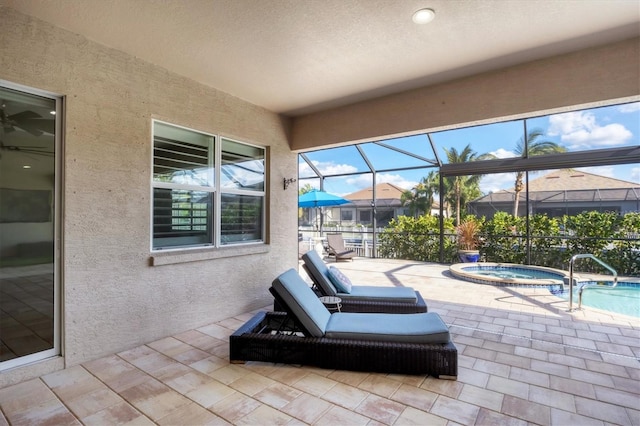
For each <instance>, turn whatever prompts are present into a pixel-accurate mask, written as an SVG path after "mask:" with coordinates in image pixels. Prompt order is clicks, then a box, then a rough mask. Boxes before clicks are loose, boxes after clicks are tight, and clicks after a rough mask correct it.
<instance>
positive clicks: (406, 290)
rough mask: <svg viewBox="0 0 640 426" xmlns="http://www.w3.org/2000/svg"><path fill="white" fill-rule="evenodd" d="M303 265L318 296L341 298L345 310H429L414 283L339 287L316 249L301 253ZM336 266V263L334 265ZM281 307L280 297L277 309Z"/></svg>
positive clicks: (413, 311) (400, 312) (384, 311)
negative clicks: (341, 288) (410, 284)
mask: <svg viewBox="0 0 640 426" xmlns="http://www.w3.org/2000/svg"><path fill="white" fill-rule="evenodd" d="M302 260H303V262H304V263H303V264H302V267H303V268H304V269H305V271H306V272H307V275H309V277H310V278H311V280H312V281H313V283H314V290H315V292H316V293H317V295H318V296H337V297H339V298H341V299H342V307H341V310H342V311H343V312H378V313H399V314H402V313H416V312H427V304H426V303H425V301H424V299H423V298H422V295H421V294H420V292H418V291H416V290H414V289H413V288H411V287H391V286H388V287H382V286H368V285H355V284H354V285H351V290H350V292H348V293H347V292H344V291H339V290H338V288H336V286H335V285H334V284H333V282H332V281H331V278H330V273H332V272H333V271H330V268H329V267H328V266H327V264H326V263H324V261H323V260H322V259H321V258H320V256H319V255H318V253H316V252H315V251H313V250H310V251H308V252H307V253H305V254H304V255H302ZM332 268H334V269H335V267H332ZM277 310H280V307H279V306H278V304H277V301H276V302H275V303H274V311H277Z"/></svg>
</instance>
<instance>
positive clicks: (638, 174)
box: [631, 167, 640, 183]
mask: <svg viewBox="0 0 640 426" xmlns="http://www.w3.org/2000/svg"><path fill="white" fill-rule="evenodd" d="M631 182H638V183H640V167H634V168H632V169H631Z"/></svg>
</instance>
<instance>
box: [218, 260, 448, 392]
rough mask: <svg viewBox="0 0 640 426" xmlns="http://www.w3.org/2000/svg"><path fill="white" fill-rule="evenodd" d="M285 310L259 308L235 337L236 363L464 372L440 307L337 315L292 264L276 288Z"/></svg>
mask: <svg viewBox="0 0 640 426" xmlns="http://www.w3.org/2000/svg"><path fill="white" fill-rule="evenodd" d="M269 290H270V291H271V293H272V294H273V296H274V297H275V298H277V299H278V300H279V303H281V304H282V305H283V306H284V307H285V312H259V313H258V314H256V315H255V316H254V317H253V318H251V319H250V320H249V321H248V322H247V323H245V324H244V325H243V326H242V327H240V328H239V329H238V330H236V332H234V333H233V334H232V335H231V336H230V338H229V358H230V361H231V362H232V363H242V362H246V361H262V362H273V363H286V364H302V365H310V366H315V367H320V368H329V369H338V370H354V371H371V372H383V373H391V374H429V375H431V376H435V377H439V378H443V379H453V380H455V379H456V378H457V371H458V351H457V349H456V347H455V345H454V344H453V342H451V338H450V335H449V329H448V327H447V325H446V324H445V323H444V321H442V318H440V316H439V315H438V314H436V313H433V312H429V313H414V314H380V313H378V314H376V313H358V312H336V313H333V314H331V313H330V312H329V311H328V310H327V308H326V307H325V306H324V305H323V304H322V303H321V302H320V301H319V300H318V298H317V297H316V296H315V295H314V293H313V291H312V290H311V289H310V288H309V286H308V285H307V284H306V283H305V282H304V280H303V279H302V278H301V277H300V275H299V274H298V273H297V272H296V271H295V270H294V269H289V270H288V271H286V272H285V273H283V274H281V275H280V276H278V277H277V278H276V279H275V280H274V281H273V283H272V287H271V288H270V289H269Z"/></svg>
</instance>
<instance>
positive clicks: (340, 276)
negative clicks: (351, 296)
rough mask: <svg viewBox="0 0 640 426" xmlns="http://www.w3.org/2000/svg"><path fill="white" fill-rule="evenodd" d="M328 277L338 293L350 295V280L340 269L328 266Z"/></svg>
mask: <svg viewBox="0 0 640 426" xmlns="http://www.w3.org/2000/svg"><path fill="white" fill-rule="evenodd" d="M328 275H329V279H330V280H331V283H332V284H333V285H334V286H335V287H336V290H338V292H339V293H351V286H352V284H351V280H350V279H349V277H347V276H346V275H345V274H344V273H343V272H342V271H341V270H340V269H338V268H336V267H335V266H329V271H328Z"/></svg>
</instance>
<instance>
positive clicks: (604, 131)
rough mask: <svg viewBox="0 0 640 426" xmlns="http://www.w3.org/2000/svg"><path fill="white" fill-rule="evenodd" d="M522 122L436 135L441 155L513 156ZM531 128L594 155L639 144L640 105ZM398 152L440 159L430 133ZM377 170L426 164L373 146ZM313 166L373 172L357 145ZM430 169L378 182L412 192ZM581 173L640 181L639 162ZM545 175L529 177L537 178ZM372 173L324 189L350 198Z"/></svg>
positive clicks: (398, 143) (490, 184) (574, 114)
mask: <svg viewBox="0 0 640 426" xmlns="http://www.w3.org/2000/svg"><path fill="white" fill-rule="evenodd" d="M523 122H524V121H523V120H516V121H510V122H505V123H496V124H490V125H483V126H476V127H470V128H465V129H456V130H449V131H443V132H437V133H431V137H432V140H433V142H434V145H435V147H436V149H437V151H438V152H437V154H438V156H440V158H441V159H442V160H443V161H445V162H446V155H445V152H444V149H443V148H445V147H446V148H448V149H451V148H456V149H457V150H458V151H461V150H462V149H464V147H465V146H466V145H467V144H471V148H472V149H473V150H474V151H476V152H477V153H478V154H483V153H491V154H493V155H495V156H496V157H499V158H506V157H513V156H515V155H516V154H515V153H514V150H515V147H516V145H517V143H518V140H520V139H521V138H522V135H523V134H524V124H523ZM526 126H527V130H528V131H531V130H532V129H540V130H542V131H543V136H542V137H541V138H540V139H541V140H548V141H553V142H555V143H557V144H559V145H561V146H563V147H565V148H566V149H567V151H585V150H586V151H589V150H594V149H603V148H617V147H623V146H634V145H636V146H637V145H640V102H635V103H629V104H623V105H616V106H610V107H602V108H594V109H588V110H581V111H571V112H566V113H561V114H554V115H548V116H543V117H538V118H530V119H527V120H526ZM384 142H385V143H387V144H389V145H392V146H394V147H396V148H399V149H402V150H405V151H410V152H412V153H415V154H418V155H420V156H422V157H426V158H427V159H435V155H434V153H433V150H432V149H431V146H430V143H429V140H428V138H427V136H426V135H418V136H411V137H406V138H400V139H392V140H387V141H384ZM363 149H364V150H365V152H366V154H367V156H368V157H369V159H370V160H371V162H372V163H373V165H374V167H376V168H377V169H378V170H380V169H392V168H394V167H402V166H409V167H410V166H416V165H424V164H426V163H424V162H422V161H420V160H416V159H412V158H411V157H407V156H404V155H400V154H397V153H396V152H394V151H392V150H388V149H385V148H381V147H379V146H375V145H372V144H365V145H363ZM307 156H308V157H309V158H310V160H311V161H312V162H313V164H314V165H315V166H316V167H317V168H318V169H319V170H320V171H321V172H323V173H325V174H326V175H331V174H340V173H353V172H358V171H365V170H368V169H367V167H366V164H365V163H364V161H363V160H362V159H361V158H360V156H359V155H358V154H357V151H356V148H355V147H353V146H350V147H342V148H339V149H330V150H322V151H316V152H312V153H307ZM299 167H300V170H299V173H300V177H301V178H302V177H305V176H310V175H311V173H312V172H310V169H309V167H308V166H307V165H306V164H304V161H302V162H301V163H300V165H299ZM429 170H435V169H421V170H412V171H392V172H384V171H383V172H378V173H377V182H378V183H381V182H389V183H393V184H395V185H397V186H400V187H402V188H404V189H411V188H412V187H413V186H415V185H416V184H417V183H418V182H419V180H420V179H421V178H422V177H423V176H426V175H427V173H428V172H429ZM580 170H583V171H586V172H589V173H594V174H598V175H602V176H608V177H612V178H616V179H621V180H624V181H628V182H635V183H640V164H627V165H618V166H603V167H586V168H581V169H580ZM544 173H545V172H537V173H530V174H529V176H530V179H535V178H536V177H539V176H541V175H543V174H544ZM514 179H515V174H513V173H504V174H495V175H488V176H484V177H483V178H482V181H481V184H480V186H481V189H482V191H483V192H485V193H488V192H491V191H497V190H500V189H508V188H511V187H513V182H514ZM371 182H372V180H371V174H365V175H358V176H346V177H336V178H327V179H325V184H324V189H325V191H327V192H331V193H334V194H337V195H346V194H349V193H352V192H355V191H358V190H360V189H364V188H367V187H370V186H371ZM306 183H309V184H311V185H312V186H314V187H318V186H319V180H318V179H313V180H307V179H300V185H304V184H306Z"/></svg>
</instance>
